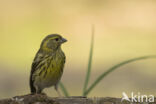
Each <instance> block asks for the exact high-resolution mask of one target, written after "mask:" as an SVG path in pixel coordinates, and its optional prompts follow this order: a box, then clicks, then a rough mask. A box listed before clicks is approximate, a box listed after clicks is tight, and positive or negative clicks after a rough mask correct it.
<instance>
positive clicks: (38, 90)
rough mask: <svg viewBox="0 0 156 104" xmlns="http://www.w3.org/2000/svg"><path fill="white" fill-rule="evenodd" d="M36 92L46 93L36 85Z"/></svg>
mask: <svg viewBox="0 0 156 104" xmlns="http://www.w3.org/2000/svg"><path fill="white" fill-rule="evenodd" d="M36 94H41V95H46V94H45V93H44V92H42V89H41V88H40V87H38V86H36Z"/></svg>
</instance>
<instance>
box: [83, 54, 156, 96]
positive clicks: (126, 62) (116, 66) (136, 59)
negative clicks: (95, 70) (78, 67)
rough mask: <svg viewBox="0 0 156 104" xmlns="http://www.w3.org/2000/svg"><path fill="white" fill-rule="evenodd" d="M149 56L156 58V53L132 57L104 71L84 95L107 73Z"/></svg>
mask: <svg viewBox="0 0 156 104" xmlns="http://www.w3.org/2000/svg"><path fill="white" fill-rule="evenodd" d="M149 58H156V55H153V56H143V57H138V58H134V59H130V60H127V61H123V62H121V63H119V64H117V65H114V66H113V67H111V68H110V69H108V70H107V71H106V72H104V73H103V74H101V75H100V76H99V77H98V78H97V79H96V80H95V81H94V82H93V84H92V85H91V86H90V87H89V88H88V89H87V90H86V92H85V93H84V96H87V95H88V94H89V93H90V91H91V90H92V89H93V88H94V87H95V86H96V85H97V84H98V83H99V82H100V81H101V80H102V79H103V78H104V77H106V76H107V75H109V74H110V73H111V72H112V71H114V70H116V69H117V68H119V67H121V66H123V65H125V64H129V63H131V62H134V61H138V60H144V59H149Z"/></svg>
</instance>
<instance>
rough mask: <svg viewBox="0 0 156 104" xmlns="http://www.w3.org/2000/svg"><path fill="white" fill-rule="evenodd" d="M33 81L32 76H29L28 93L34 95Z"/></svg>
mask: <svg viewBox="0 0 156 104" xmlns="http://www.w3.org/2000/svg"><path fill="white" fill-rule="evenodd" d="M33 83H34V82H33V80H32V75H31V76H30V80H29V85H30V91H31V93H32V94H33V93H36V88H35V87H34V84H33Z"/></svg>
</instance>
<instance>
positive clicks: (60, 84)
mask: <svg viewBox="0 0 156 104" xmlns="http://www.w3.org/2000/svg"><path fill="white" fill-rule="evenodd" d="M59 86H60V88H61V90H62V92H63V94H64V96H65V97H68V96H69V93H68V91H67V89H66V88H65V86H64V85H63V83H62V82H60V83H59Z"/></svg>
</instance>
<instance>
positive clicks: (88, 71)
mask: <svg viewBox="0 0 156 104" xmlns="http://www.w3.org/2000/svg"><path fill="white" fill-rule="evenodd" d="M93 46H94V25H92V38H91V46H90V54H89V61H88V68H87V73H86V78H85V82H84V87H83V96H84V94H85V91H86V89H87V86H88V83H89V78H90V73H91V66H92V57H93Z"/></svg>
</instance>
